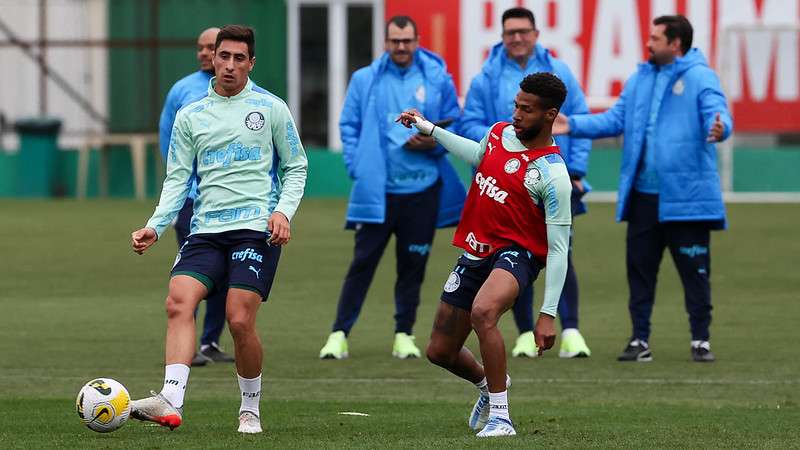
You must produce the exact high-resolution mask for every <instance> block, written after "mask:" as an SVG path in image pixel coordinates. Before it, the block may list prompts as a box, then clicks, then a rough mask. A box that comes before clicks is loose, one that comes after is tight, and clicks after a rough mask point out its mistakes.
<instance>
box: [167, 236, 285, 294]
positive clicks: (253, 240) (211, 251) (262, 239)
mask: <svg viewBox="0 0 800 450" xmlns="http://www.w3.org/2000/svg"><path fill="white" fill-rule="evenodd" d="M280 256H281V248H280V246H272V245H269V244H268V243H267V235H266V233H263V232H259V231H253V230H233V231H225V232H223V233H203V234H193V235H191V236H189V237H188V239H187V240H186V242H185V243H184V244H183V246H182V247H181V249H180V250H179V251H178V256H177V257H176V258H175V265H174V266H173V267H172V273H171V276H173V277H174V276H175V275H188V276H190V277H192V278H195V279H197V280H198V281H200V282H201V283H203V284H204V285H205V286H206V287H207V288H208V292H209V294H210V293H212V292H214V291H215V290H217V289H228V288H239V289H247V290H250V291H253V292H257V293H258V294H260V295H261V299H262V301H266V300H267V297H269V291H270V290H271V289H272V281H273V280H274V279H275V271H276V270H277V268H278V259H279V258H280Z"/></svg>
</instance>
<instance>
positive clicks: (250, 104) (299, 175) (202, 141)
mask: <svg viewBox="0 0 800 450" xmlns="http://www.w3.org/2000/svg"><path fill="white" fill-rule="evenodd" d="M215 48H216V51H215V54H214V69H215V74H216V76H215V77H214V78H212V79H211V81H210V82H209V88H208V92H207V95H206V96H205V97H204V98H202V99H200V100H197V101H195V102H192V103H190V104H188V105H186V106H184V107H183V108H182V109H181V110H180V111H179V112H178V115H177V117H176V119H175V127H174V129H173V130H172V136H171V138H170V145H169V155H168V157H167V177H166V179H165V180H164V187H163V189H162V191H161V199H160V200H159V203H158V206H157V207H156V210H155V212H154V213H153V216H152V217H151V218H150V220H148V221H147V225H145V227H144V228H142V229H139V230H137V231H134V232H133V233H132V234H131V240H132V246H133V250H134V251H135V252H136V253H139V254H142V253H143V252H144V251H145V250H147V249H148V248H149V247H150V246H151V245H153V244H154V243H155V242H156V240H157V239H158V238H159V237H160V236H161V235H162V233H163V232H164V230H165V229H166V227H167V226H168V225H169V224H170V222H171V221H172V219H173V218H174V217H175V215H176V214H177V213H178V210H179V209H180V208H181V206H182V205H183V203H184V201H185V199H186V196H187V195H188V193H189V189H190V187H191V179H192V176H193V172H194V171H196V177H197V179H198V180H199V181H198V183H199V184H198V190H199V194H198V197H197V199H196V200H195V207H194V208H195V209H194V214H193V215H192V219H191V221H190V223H191V227H192V228H191V234H190V235H189V237H188V240H187V242H186V244H184V245H183V247H181V249H180V251H179V252H178V256H177V258H176V260H175V265H174V266H173V268H172V272H171V279H170V282H169V293H168V295H167V300H166V310H167V337H166V356H165V360H166V368H165V377H164V386H163V388H162V390H161V392H160V393H158V394H157V393H155V392H153V393H152V394H153V396H152V397H148V398H145V399H141V400H135V401H133V402H131V416H132V417H134V418H137V419H140V420H148V421H152V422H156V423H158V424H160V425H162V426H168V427H170V428H175V427H177V426H180V424H181V422H182V411H183V404H184V393H185V390H186V384H187V382H188V379H189V363H190V362H191V360H192V355H193V354H194V342H195V324H194V315H193V312H194V309H195V308H196V307H197V304H198V302H200V301H201V300H202V299H203V298H206V297H207V295H208V294H209V293H213V292H214V291H215V290H217V289H227V291H228V294H227V299H226V316H227V319H228V327H229V329H230V332H231V335H232V336H233V343H234V350H235V357H236V372H237V374H238V379H239V388H240V390H241V406H240V409H239V432H242V433H260V432H261V422H260V418H259V400H260V398H261V361H262V357H263V355H262V348H261V340H260V338H259V336H258V333H257V331H256V328H255V320H256V313H257V311H258V309H259V306H260V305H261V303H262V302H263V301H266V299H267V298H268V296H269V292H270V289H271V287H272V281H273V279H274V277H275V271H276V269H277V264H278V259H279V256H280V246H282V245H284V244H286V243H287V242H288V241H289V239H290V237H291V235H290V225H289V222H290V221H291V219H292V217H293V216H294V213H295V212H296V210H297V207H298V205H299V204H300V199H301V198H302V196H303V190H304V188H305V182H306V172H307V166H308V162H307V159H306V155H305V151H304V149H303V146H302V144H301V142H300V139H299V137H298V135H297V132H296V131H295V125H294V121H293V120H292V117H291V114H290V113H289V108H288V107H287V106H286V104H285V103H284V102H283V101H282V100H281V99H279V98H278V97H275V96H274V95H272V94H270V93H269V92H267V91H265V90H263V89H261V88H259V87H257V86H255V85H254V84H253V82H252V81H251V80H250V78H249V74H250V72H251V71H252V70H253V66H254V65H255V37H254V35H253V30H252V29H250V28H248V27H244V26H240V25H228V26H225V27H223V28H222V29H221V30H220V32H219V34H218V35H217V40H216V45H215ZM279 170H280V172H282V173H283V178H282V179H281V178H280V177H279Z"/></svg>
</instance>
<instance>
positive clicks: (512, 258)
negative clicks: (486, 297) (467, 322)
mask: <svg viewBox="0 0 800 450" xmlns="http://www.w3.org/2000/svg"><path fill="white" fill-rule="evenodd" d="M542 268H543V265H542V264H541V263H540V262H539V261H537V260H536V258H534V257H532V256H531V254H530V252H528V251H527V250H525V249H523V248H522V247H517V246H511V247H506V248H502V249H500V250H498V251H496V252H495V253H494V254H493V255H492V256H489V257H487V258H483V259H470V258H467V257H466V256H464V255H461V256H460V257H459V258H458V263H457V264H456V267H455V268H454V269H453V271H452V272H450V276H449V277H448V278H447V282H446V283H445V284H444V292H442V301H443V302H445V303H447V304H450V305H453V306H455V307H457V308H461V309H466V310H467V311H471V310H472V302H473V301H474V300H475V296H476V295H477V294H478V291H479V290H480V288H481V286H483V283H484V282H486V279H487V278H489V274H490V273H491V272H492V270H494V269H503V270H505V271H507V272H509V273H510V274H511V275H513V276H514V278H516V279H517V283H519V291H520V292H522V291H524V290H525V288H526V287H528V286H530V285H531V283H533V281H534V280H536V277H537V276H539V272H540V271H541V270H542Z"/></svg>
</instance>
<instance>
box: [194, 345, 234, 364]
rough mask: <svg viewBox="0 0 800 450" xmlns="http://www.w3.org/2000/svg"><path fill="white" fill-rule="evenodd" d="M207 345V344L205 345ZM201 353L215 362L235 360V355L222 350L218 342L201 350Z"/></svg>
mask: <svg viewBox="0 0 800 450" xmlns="http://www.w3.org/2000/svg"><path fill="white" fill-rule="evenodd" d="M204 347H205V346H204ZM200 353H201V354H202V355H203V356H205V357H206V358H208V359H209V360H211V361H213V362H233V361H234V360H233V356H231V355H229V354H227V353H225V352H223V351H222V349H221V348H219V346H218V345H217V344H216V343H213V342H212V343H211V345H209V346H208V347H206V348H204V349H202V350H200Z"/></svg>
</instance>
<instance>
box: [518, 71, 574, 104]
mask: <svg viewBox="0 0 800 450" xmlns="http://www.w3.org/2000/svg"><path fill="white" fill-rule="evenodd" d="M519 88H520V89H522V91H523V92H527V93H528V94H533V95H535V96H537V97H539V99H540V100H541V103H542V108H544V109H550V108H555V109H558V110H560V109H561V105H562V104H563V103H564V99H566V98H567V87H566V86H564V82H563V81H561V79H560V78H558V77H557V76H555V75H553V74H552V73H548V72H536V73H532V74H530V75H527V76H526V77H525V78H523V79H522V81H521V82H520V83H519Z"/></svg>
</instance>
